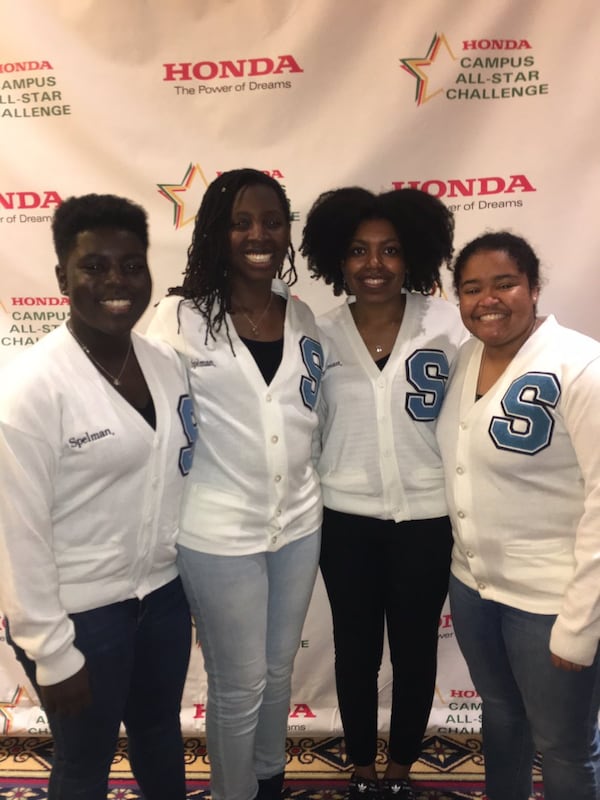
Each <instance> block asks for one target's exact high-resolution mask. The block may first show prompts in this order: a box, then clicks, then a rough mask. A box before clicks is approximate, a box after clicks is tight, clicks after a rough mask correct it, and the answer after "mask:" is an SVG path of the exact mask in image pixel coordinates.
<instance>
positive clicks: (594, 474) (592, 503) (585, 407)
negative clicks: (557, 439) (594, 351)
mask: <svg viewBox="0 0 600 800" xmlns="http://www.w3.org/2000/svg"><path fill="white" fill-rule="evenodd" d="M599 398H600V358H596V359H595V360H594V361H592V362H591V363H590V364H589V365H588V366H587V368H586V369H585V370H583V371H582V372H581V373H580V374H579V375H578V376H577V377H576V378H575V380H574V381H573V382H572V384H571V385H570V387H569V388H568V390H567V394H566V398H565V403H564V420H565V425H566V428H567V431H568V433H569V436H570V438H571V443H572V445H573V448H574V450H575V454H576V456H577V460H578V462H579V466H580V469H581V473H582V476H583V482H584V495H585V498H584V509H583V514H582V516H581V518H580V520H579V523H578V525H577V530H576V534H575V571H574V573H573V576H572V578H571V580H570V582H569V583H568V585H567V588H566V591H565V595H564V597H563V601H562V604H561V610H560V613H559V615H558V617H557V619H556V622H555V624H554V626H553V629H552V634H551V637H550V650H551V651H552V652H553V653H555V654H556V655H557V656H560V657H561V658H564V659H566V660H568V661H572V662H574V663H576V664H582V665H584V666H589V665H590V664H591V663H592V661H593V660H594V656H595V654H596V650H597V648H598V641H599V640H600V447H599V446H598V443H599V442H600V399H599Z"/></svg>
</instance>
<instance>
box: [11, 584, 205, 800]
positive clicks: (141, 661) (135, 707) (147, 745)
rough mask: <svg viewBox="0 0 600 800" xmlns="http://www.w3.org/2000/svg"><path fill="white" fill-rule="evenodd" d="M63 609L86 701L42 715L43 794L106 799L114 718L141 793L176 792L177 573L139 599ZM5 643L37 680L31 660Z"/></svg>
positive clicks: (176, 795) (182, 646) (185, 642)
mask: <svg viewBox="0 0 600 800" xmlns="http://www.w3.org/2000/svg"><path fill="white" fill-rule="evenodd" d="M69 616H70V618H71V619H72V620H73V623H74V625H75V644H76V645H77V647H78V648H79V649H80V650H81V652H82V653H83V654H84V656H85V661H86V666H87V670H88V673H89V678H90V686H91V691H92V697H93V704H92V706H91V707H89V708H87V709H86V710H85V711H83V712H82V713H81V714H78V715H77V716H65V715H63V714H56V713H53V714H48V715H47V716H48V724H49V726H50V730H51V732H52V736H53V738H54V758H53V763H52V772H51V774H50V780H49V783H48V800H106V795H107V792H108V774H109V771H110V766H111V763H112V760H113V757H114V754H115V748H116V744H117V739H118V736H119V727H120V724H121V721H122V722H123V723H124V724H125V728H126V730H127V737H128V745H129V759H130V762H131V768H132V771H133V773H134V775H135V777H136V780H137V781H138V783H139V786H140V789H141V790H142V792H143V797H144V798H145V799H146V800H165V798H169V800H184V798H185V796H186V793H185V765H184V752H183V740H182V737H181V725H180V720H179V712H180V706H181V696H182V693H183V685H184V682H185V676H186V673H187V667H188V662H189V657H190V646H191V621H190V614H189V608H188V605H187V602H186V599H185V595H184V593H183V589H182V586H181V581H180V580H179V578H177V579H176V580H174V581H171V582H170V583H168V584H166V585H165V586H162V587H160V588H159V589H156V590H155V591H154V592H152V593H151V594H149V595H147V596H146V597H144V599H143V600H136V599H132V600H125V601H124V602H121V603H113V604H111V605H108V606H102V607H101V608H95V609H92V610H91V611H83V612H80V613H77V614H70V615H69ZM7 638H8V637H7ZM9 641H10V639H9ZM10 643H11V644H12V646H13V649H14V650H15V653H16V655H17V658H18V659H19V661H20V662H21V664H22V665H23V667H24V668H25V671H26V673H27V676H28V677H29V679H30V680H31V682H32V683H33V684H34V686H36V688H37V682H36V678H35V664H34V662H33V661H31V660H30V659H29V658H28V657H27V656H26V655H25V653H24V651H23V650H21V649H20V648H19V647H17V646H16V645H15V644H14V642H12V641H10Z"/></svg>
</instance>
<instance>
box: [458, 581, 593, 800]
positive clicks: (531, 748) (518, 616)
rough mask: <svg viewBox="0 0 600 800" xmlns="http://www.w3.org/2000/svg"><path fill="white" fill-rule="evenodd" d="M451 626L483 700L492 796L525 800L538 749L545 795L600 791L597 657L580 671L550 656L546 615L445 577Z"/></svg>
mask: <svg viewBox="0 0 600 800" xmlns="http://www.w3.org/2000/svg"><path fill="white" fill-rule="evenodd" d="M450 604H451V607H452V619H453V623H454V630H455V632H456V637H457V639H458V643H459V645H460V649H461V650H462V652H463V655H464V657H465V659H466V661H467V664H468V667H469V671H470V673H471V677H472V679H473V684H474V685H475V688H476V689H477V691H478V692H479V694H480V695H481V699H482V712H483V717H482V730H483V749H484V756H485V770H486V788H487V795H488V798H489V800H508V798H510V800H528V798H529V796H530V794H531V767H532V762H533V757H534V754H535V751H536V750H539V751H540V753H541V754H542V774H543V779H544V797H545V798H546V800H598V798H599V797H600V736H599V733H598V711H599V708H600V658H599V656H598V654H596V658H595V660H594V663H593V664H592V666H590V667H586V668H584V669H583V670H582V671H581V672H566V671H564V670H561V669H557V668H556V667H554V666H553V665H552V662H551V661H550V649H549V642H550V631H551V629H552V625H553V624H554V621H555V619H556V617H555V615H551V614H531V613H528V612H526V611H521V610H519V609H517V608H512V607H511V606H506V605H503V604H501V603H496V602H493V601H491V600H483V599H482V598H481V596H480V595H479V593H478V592H476V591H474V590H473V589H470V588H469V587H467V586H465V584H463V583H462V582H461V581H459V580H457V579H456V578H455V577H454V576H451V578H450Z"/></svg>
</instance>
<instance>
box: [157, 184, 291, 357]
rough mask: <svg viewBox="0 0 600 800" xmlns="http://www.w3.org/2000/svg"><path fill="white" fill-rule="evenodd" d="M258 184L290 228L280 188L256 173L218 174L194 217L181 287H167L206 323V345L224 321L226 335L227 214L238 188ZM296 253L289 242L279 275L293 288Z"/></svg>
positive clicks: (228, 305) (228, 297)
mask: <svg viewBox="0 0 600 800" xmlns="http://www.w3.org/2000/svg"><path fill="white" fill-rule="evenodd" d="M257 184H260V185H263V186H268V187H269V188H271V189H273V191H274V192H275V193H276V195H277V197H278V198H279V201H280V203H281V209H282V211H283V213H284V216H285V218H286V220H287V223H288V225H290V224H291V221H292V214H291V209H290V201H289V200H288V198H287V195H286V193H285V190H284V188H283V186H282V185H281V184H280V183H279V182H278V181H276V180H275V179H274V178H271V177H270V176H269V175H266V174H265V173H264V172H260V171H259V170H256V169H249V168H245V169H234V170H230V171H229V172H222V173H221V174H220V175H219V176H218V177H217V178H215V180H214V181H212V183H211V184H209V186H208V188H207V189H206V192H205V193H204V197H203V198H202V203H201V204H200V208H199V210H198V213H197V215H196V221H195V223H194V232H193V234H192V242H191V244H190V246H189V248H188V252H187V265H186V268H185V272H184V277H183V284H182V285H181V286H174V287H171V288H170V289H169V290H168V292H167V294H168V295H180V296H181V297H183V298H184V299H187V300H191V301H192V303H193V304H194V306H195V307H196V308H197V309H198V311H199V312H200V313H201V314H202V316H203V317H204V319H205V321H206V337H205V343H206V342H208V337H209V336H210V337H211V338H212V339H213V340H214V339H215V333H216V332H218V331H219V330H220V329H221V326H222V325H223V323H225V328H226V331H227V338H228V339H229V344H230V346H232V343H231V338H230V335H229V326H228V324H227V318H226V314H227V312H228V311H230V310H231V286H230V283H229V277H228V272H229V262H230V243H229V232H230V230H231V216H232V209H233V205H234V203H235V199H236V197H237V195H238V193H239V192H240V190H241V189H245V188H247V187H248V186H256V185H257ZM295 255H296V254H295V251H294V248H293V246H292V244H291V242H290V245H289V247H288V252H287V258H288V262H289V265H288V266H287V267H286V266H285V264H282V265H281V267H280V268H279V270H278V271H277V277H278V278H281V279H282V280H284V281H285V282H286V283H287V284H288V286H292V285H293V284H294V283H295V282H296V281H297V279H298V275H297V273H296V267H295ZM232 349H233V346H232Z"/></svg>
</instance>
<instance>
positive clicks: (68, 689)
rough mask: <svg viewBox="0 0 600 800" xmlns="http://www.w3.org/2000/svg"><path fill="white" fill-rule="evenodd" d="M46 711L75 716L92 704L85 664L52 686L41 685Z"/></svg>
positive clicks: (41, 694)
mask: <svg viewBox="0 0 600 800" xmlns="http://www.w3.org/2000/svg"><path fill="white" fill-rule="evenodd" d="M40 696H41V700H42V705H43V707H44V709H45V711H47V712H49V713H52V714H66V715H68V716H75V715H76V714H79V713H80V712H81V711H83V710H84V709H85V708H87V707H88V706H90V705H91V704H92V692H91V690H90V682H89V676H88V671H87V667H86V666H85V664H84V665H83V667H82V668H81V669H80V670H79V672H76V673H75V674H74V675H71V677H70V678H66V679H65V680H64V681H61V682H60V683H53V684H51V685H50V686H40Z"/></svg>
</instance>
